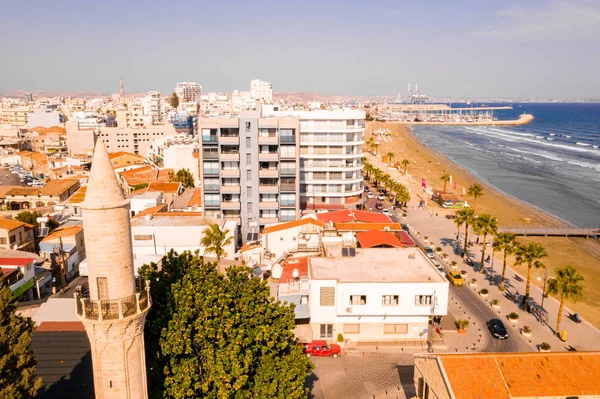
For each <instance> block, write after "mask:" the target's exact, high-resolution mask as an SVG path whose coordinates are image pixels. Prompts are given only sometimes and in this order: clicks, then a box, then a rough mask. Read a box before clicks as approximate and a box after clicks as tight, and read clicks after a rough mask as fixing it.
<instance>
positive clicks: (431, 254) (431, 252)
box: [425, 247, 435, 259]
mask: <svg viewBox="0 0 600 399" xmlns="http://www.w3.org/2000/svg"><path fill="white" fill-rule="evenodd" d="M425 255H427V257H428V258H430V259H433V258H435V252H434V250H433V248H431V247H425Z"/></svg>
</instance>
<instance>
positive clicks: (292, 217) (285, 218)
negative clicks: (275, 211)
mask: <svg viewBox="0 0 600 399" xmlns="http://www.w3.org/2000/svg"><path fill="white" fill-rule="evenodd" d="M279 220H280V221H282V222H291V221H294V220H296V216H295V215H290V216H287V215H281V216H280V217H279Z"/></svg>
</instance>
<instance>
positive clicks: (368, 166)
mask: <svg viewBox="0 0 600 399" xmlns="http://www.w3.org/2000/svg"><path fill="white" fill-rule="evenodd" d="M363 170H364V171H365V173H366V174H367V180H370V179H371V174H372V173H373V165H371V164H370V163H369V162H365V165H364V167H363Z"/></svg>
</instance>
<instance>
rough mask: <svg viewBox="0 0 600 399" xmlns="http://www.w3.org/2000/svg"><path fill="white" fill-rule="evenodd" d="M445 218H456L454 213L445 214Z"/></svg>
mask: <svg viewBox="0 0 600 399" xmlns="http://www.w3.org/2000/svg"><path fill="white" fill-rule="evenodd" d="M446 219H449V220H453V219H456V214H455V213H451V214H449V215H446Z"/></svg>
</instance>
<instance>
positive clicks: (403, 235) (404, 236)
mask: <svg viewBox="0 0 600 399" xmlns="http://www.w3.org/2000/svg"><path fill="white" fill-rule="evenodd" d="M396 234H397V236H398V238H399V239H400V242H401V243H402V245H404V246H405V247H414V246H415V242H414V241H413V240H412V238H410V236H409V235H408V233H407V232H406V231H399V232H398V233H396Z"/></svg>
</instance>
